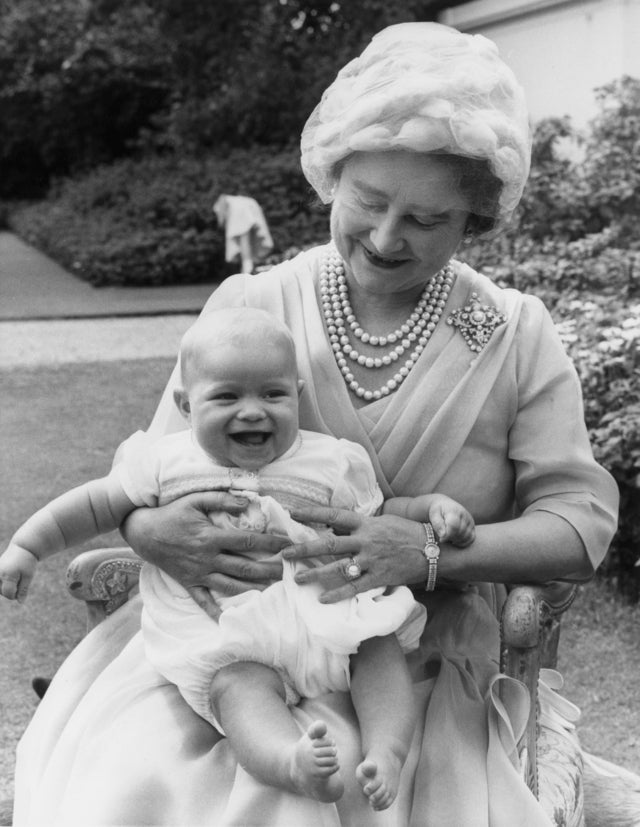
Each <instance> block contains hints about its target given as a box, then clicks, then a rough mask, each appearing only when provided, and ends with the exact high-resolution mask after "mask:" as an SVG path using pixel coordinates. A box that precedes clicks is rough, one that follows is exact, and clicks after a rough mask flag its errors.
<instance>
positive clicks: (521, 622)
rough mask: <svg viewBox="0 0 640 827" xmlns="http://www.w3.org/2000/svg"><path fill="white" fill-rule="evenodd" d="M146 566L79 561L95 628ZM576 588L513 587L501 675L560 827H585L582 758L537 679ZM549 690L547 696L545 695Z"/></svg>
mask: <svg viewBox="0 0 640 827" xmlns="http://www.w3.org/2000/svg"><path fill="white" fill-rule="evenodd" d="M141 566H142V561H141V560H140V558H139V557H137V556H136V554H135V553H134V552H133V551H132V550H131V549H129V548H107V549H96V550H93V551H87V552H84V553H82V554H80V555H78V556H77V557H76V558H75V559H74V560H72V562H71V563H70V565H69V568H68V570H67V587H68V589H69V591H70V592H71V594H72V595H73V596H74V597H76V598H78V599H80V600H84V601H85V603H86V605H87V610H88V628H89V629H91V628H93V627H94V626H96V625H97V624H98V623H99V622H100V621H102V620H104V618H106V617H107V616H108V615H110V614H112V613H113V612H114V611H116V610H117V609H118V608H120V607H121V606H122V605H124V604H125V603H126V602H127V600H128V599H129V597H130V596H132V595H133V594H135V593H136V591H137V586H138V578H139V574H140V568H141ZM576 590H577V587H576V586H575V585H573V584H570V583H560V582H554V583H550V584H548V585H545V586H516V587H513V588H511V589H510V591H509V594H508V596H507V600H506V603H505V604H504V607H503V610H502V617H501V624H500V628H501V652H500V668H501V672H502V673H503V674H505V675H508V676H510V677H514V678H518V679H519V680H521V681H522V682H523V683H524V684H525V685H526V687H527V688H528V690H529V693H530V696H531V699H532V703H531V710H530V714H529V719H528V723H527V726H526V729H525V732H524V734H523V736H522V738H521V739H520V741H519V743H518V754H519V757H520V760H521V764H522V768H523V773H524V777H525V779H526V781H527V784H528V786H529V788H530V789H531V790H532V792H533V793H534V794H535V795H536V796H537V797H538V799H539V800H540V802H541V803H542V805H543V806H544V808H545V811H546V812H547V814H548V815H549V817H550V819H551V822H552V824H555V825H557V827H582V825H584V813H583V809H584V794H583V787H582V773H583V767H582V758H581V753H580V748H579V746H578V743H577V740H576V739H573V738H571V737H567V734H566V733H563V732H559V731H558V729H557V728H554V726H553V725H551V726H546V725H545V721H544V720H541V715H540V711H541V704H540V699H539V676H540V670H541V669H545V668H548V669H554V668H555V666H556V660H557V652H558V640H559V635H560V619H561V616H562V614H563V612H564V611H565V610H566V609H567V608H568V607H569V606H570V605H571V603H572V602H573V599H574V597H575V594H576ZM545 691H546V690H545Z"/></svg>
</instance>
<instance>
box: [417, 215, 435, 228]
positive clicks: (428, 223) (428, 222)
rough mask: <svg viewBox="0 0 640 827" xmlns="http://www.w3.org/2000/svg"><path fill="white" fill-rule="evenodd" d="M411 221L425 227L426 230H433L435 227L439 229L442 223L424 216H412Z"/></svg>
mask: <svg viewBox="0 0 640 827" xmlns="http://www.w3.org/2000/svg"><path fill="white" fill-rule="evenodd" d="M411 220H412V221H413V222H414V223H415V224H417V225H418V226H419V227H424V228H425V229H432V228H433V227H437V226H438V224H439V223H440V222H439V221H436V220H435V219H433V218H427V217H426V216H422V215H412V216H411Z"/></svg>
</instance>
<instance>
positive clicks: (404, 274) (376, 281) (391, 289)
mask: <svg viewBox="0 0 640 827" xmlns="http://www.w3.org/2000/svg"><path fill="white" fill-rule="evenodd" d="M468 216H469V203H468V201H467V199H466V197H465V196H464V195H463V194H461V193H460V192H459V190H458V187H457V184H456V179H455V173H454V171H453V170H452V168H451V167H450V165H449V164H448V163H447V162H446V161H444V160H443V159H441V158H438V156H435V155H425V154H420V153H415V152H405V151H392V152H356V153H355V154H354V155H352V156H351V157H350V158H349V159H348V160H347V161H346V163H345V165H344V167H343V168H342V174H341V175H340V179H339V181H338V183H337V185H336V190H335V194H334V201H333V206H332V210H331V234H332V236H333V240H334V242H335V244H336V247H337V248H338V251H339V253H340V255H341V256H342V258H343V260H344V263H345V267H346V270H347V274H348V275H349V276H350V277H351V280H352V281H353V282H355V284H356V285H357V286H358V287H360V288H361V289H362V290H364V291H366V292H370V293H376V294H391V293H393V294H401V293H404V292H407V293H409V294H412V295H414V294H415V292H416V289H419V288H421V287H422V286H423V285H424V284H425V282H426V281H428V280H429V279H430V278H431V277H432V276H433V275H434V274H435V273H437V272H438V270H440V269H442V267H444V265H445V264H446V263H447V262H448V261H449V259H450V258H451V256H452V255H453V254H454V252H455V250H456V248H457V247H458V245H459V243H460V241H461V240H462V236H463V234H464V230H465V226H466V223H467V218H468Z"/></svg>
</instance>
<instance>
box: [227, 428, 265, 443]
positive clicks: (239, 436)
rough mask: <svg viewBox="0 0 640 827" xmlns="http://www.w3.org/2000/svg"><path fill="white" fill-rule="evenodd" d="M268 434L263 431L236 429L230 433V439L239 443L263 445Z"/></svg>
mask: <svg viewBox="0 0 640 827" xmlns="http://www.w3.org/2000/svg"><path fill="white" fill-rule="evenodd" d="M270 436H271V434H270V433H266V432H265V431H238V432H237V433H235V434H230V437H231V439H232V440H233V441H234V442H238V443H239V444H240V445H264V444H265V443H266V442H267V440H268V439H269V437H270Z"/></svg>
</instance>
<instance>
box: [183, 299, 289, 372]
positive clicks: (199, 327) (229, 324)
mask: <svg viewBox="0 0 640 827" xmlns="http://www.w3.org/2000/svg"><path fill="white" fill-rule="evenodd" d="M248 338H251V339H255V338H257V339H259V341H260V342H261V343H262V344H263V345H264V347H269V346H272V345H274V344H276V343H283V344H284V345H285V347H286V348H287V349H288V350H289V351H290V356H291V360H292V365H293V369H294V370H295V366H296V358H295V344H294V341H293V336H292V335H291V331H290V330H289V328H288V327H287V326H286V325H285V324H284V322H281V321H280V320H279V319H277V318H276V317H275V316H272V315H271V314H270V313H267V311H266V310H260V309H258V308H254V307H232V308H225V309H223V310H213V311H211V312H210V313H207V314H206V315H205V316H201V317H200V318H199V319H198V321H196V322H195V324H193V325H192V326H191V327H190V328H189V329H188V330H187V332H186V333H185V334H184V336H183V337H182V341H181V343H180V374H181V381H182V383H183V385H186V384H187V383H188V381H189V374H190V372H191V371H192V370H193V369H195V368H197V364H198V356H199V355H200V354H201V353H203V352H205V351H206V350H207V349H210V348H215V347H216V346H219V345H220V344H225V345H231V346H234V347H238V348H242V347H243V345H244V344H245V343H246V341H247V339H248Z"/></svg>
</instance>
